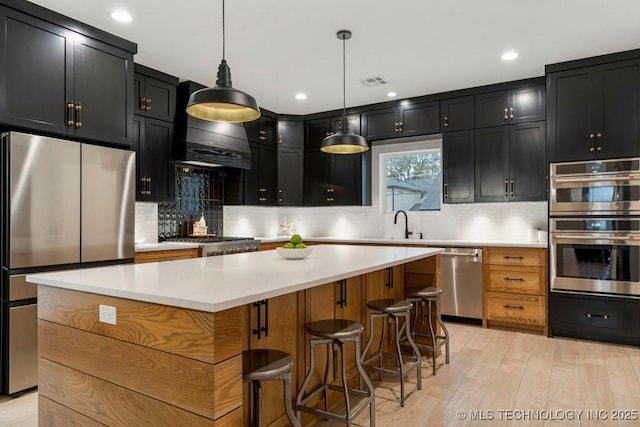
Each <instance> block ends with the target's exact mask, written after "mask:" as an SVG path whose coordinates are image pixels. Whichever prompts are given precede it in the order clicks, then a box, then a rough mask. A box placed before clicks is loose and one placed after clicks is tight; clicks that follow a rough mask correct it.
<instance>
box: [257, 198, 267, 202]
mask: <svg viewBox="0 0 640 427" xmlns="http://www.w3.org/2000/svg"><path fill="white" fill-rule="evenodd" d="M258 200H260V201H261V202H266V201H267V198H266V197H260V198H259V199H258Z"/></svg>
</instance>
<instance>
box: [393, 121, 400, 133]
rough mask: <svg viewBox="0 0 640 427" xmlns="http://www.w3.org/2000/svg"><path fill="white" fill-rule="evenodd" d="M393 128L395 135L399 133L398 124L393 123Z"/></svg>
mask: <svg viewBox="0 0 640 427" xmlns="http://www.w3.org/2000/svg"><path fill="white" fill-rule="evenodd" d="M394 126H395V128H394V131H395V132H396V133H398V132H400V128H399V127H398V122H395V123H394Z"/></svg>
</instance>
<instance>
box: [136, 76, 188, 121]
mask: <svg viewBox="0 0 640 427" xmlns="http://www.w3.org/2000/svg"><path fill="white" fill-rule="evenodd" d="M134 69H135V74H134V75H133V103H134V106H133V111H134V114H137V115H140V116H144V117H151V118H153V119H158V120H164V121H166V122H173V120H174V118H175V113H176V87H177V82H176V83H174V82H173V80H174V79H175V77H173V76H169V75H167V74H164V73H161V72H159V71H156V70H152V69H150V68H147V67H144V66H142V65H139V64H135V67H134Z"/></svg>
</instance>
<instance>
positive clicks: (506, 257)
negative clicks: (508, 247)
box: [504, 255, 524, 260]
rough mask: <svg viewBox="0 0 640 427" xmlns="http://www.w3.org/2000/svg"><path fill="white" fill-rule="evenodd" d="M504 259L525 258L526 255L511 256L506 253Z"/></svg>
mask: <svg viewBox="0 0 640 427" xmlns="http://www.w3.org/2000/svg"><path fill="white" fill-rule="evenodd" d="M504 259H506V260H509V259H519V260H523V259H524V257H523V256H509V255H505V256H504Z"/></svg>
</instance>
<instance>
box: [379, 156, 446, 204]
mask: <svg viewBox="0 0 640 427" xmlns="http://www.w3.org/2000/svg"><path fill="white" fill-rule="evenodd" d="M385 169H386V195H387V197H386V211H387V212H394V211H397V210H399V209H402V210H405V211H434V210H440V201H441V193H440V192H441V182H442V168H441V156H440V150H423V151H419V152H412V153H402V154H389V155H386V156H385Z"/></svg>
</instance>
